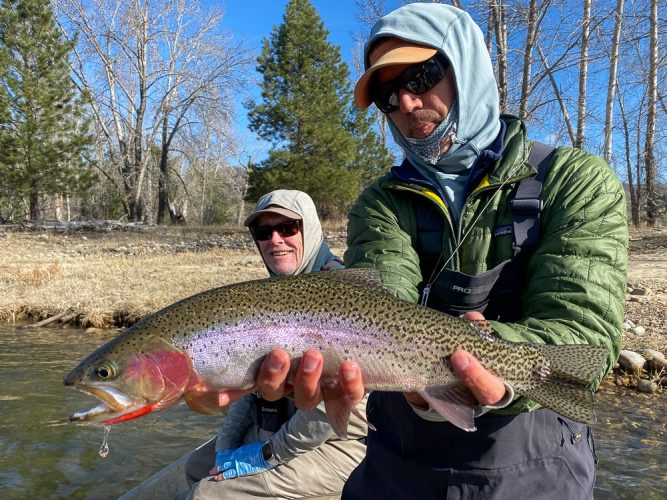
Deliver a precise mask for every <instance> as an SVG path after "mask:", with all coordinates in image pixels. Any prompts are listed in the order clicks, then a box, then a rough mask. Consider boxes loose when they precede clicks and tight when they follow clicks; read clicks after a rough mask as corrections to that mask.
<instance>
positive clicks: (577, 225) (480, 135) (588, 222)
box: [258, 3, 628, 499]
mask: <svg viewBox="0 0 667 500" xmlns="http://www.w3.org/2000/svg"><path fill="white" fill-rule="evenodd" d="M364 64H365V68H366V72H365V73H364V75H363V76H362V77H361V79H360V80H359V81H358V83H357V85H356V88H355V100H356V103H357V105H358V106H359V107H360V108H366V107H368V106H369V105H370V104H371V103H374V104H375V105H376V106H377V107H378V108H379V109H380V110H381V111H382V112H383V113H385V114H386V117H387V123H388V124H389V128H390V130H391V132H392V135H393V137H394V139H395V141H396V142H397V144H398V145H399V146H400V147H401V148H402V150H403V152H404V154H405V161H404V162H403V163H402V164H401V165H400V166H398V167H394V168H393V169H392V170H391V172H389V173H387V174H386V175H384V176H383V177H381V178H380V179H379V180H377V181H376V182H375V183H374V184H372V185H371V186H369V187H368V188H367V189H365V190H364V191H363V193H362V194H361V196H360V197H359V199H358V201H357V203H356V204H355V205H354V207H353V208H352V210H351V212H350V215H349V224H348V250H347V252H346V253H345V262H346V265H347V266H348V267H373V268H376V269H378V270H379V272H380V275H381V278H382V281H383V283H384V285H385V286H386V287H387V288H388V289H389V290H391V291H392V292H393V293H395V294H396V295H397V296H399V297H402V298H404V299H406V300H410V301H413V302H416V301H420V302H421V303H422V304H425V305H427V306H429V307H434V308H436V309H439V310H442V311H446V312H449V313H451V314H457V315H463V316H464V317H465V318H467V319H481V318H486V319H488V320H490V321H491V324H492V326H493V328H494V330H495V334H496V335H498V336H500V337H502V338H504V339H507V340H510V341H515V342H532V343H549V344H577V343H578V344H592V345H599V346H604V347H606V348H607V349H608V350H609V361H608V366H607V368H608V370H609V369H611V367H612V365H613V364H614V363H615V361H616V358H617V356H618V352H619V348H620V332H621V324H622V320H623V305H624V298H625V279H626V265H627V241H628V234H627V221H626V206H625V197H624V192H623V189H622V186H621V184H620V182H619V181H618V179H617V178H616V177H615V176H614V174H613V172H612V171H611V170H610V168H609V166H608V165H607V164H606V163H605V162H604V161H603V160H602V159H601V158H598V157H595V156H592V155H590V154H587V153H585V152H583V151H581V150H575V149H570V148H557V149H555V150H553V151H552V152H550V153H548V154H542V155H538V160H537V161H533V160H534V157H533V155H531V152H535V151H539V150H540V149H544V148H542V147H541V146H540V145H536V144H535V143H532V142H531V141H529V140H528V139H527V137H526V131H525V127H524V124H523V123H522V122H521V121H520V120H518V119H516V118H514V117H511V116H501V115H500V111H499V99H498V92H497V87H496V82H495V79H494V73H493V67H492V65H491V60H490V57H489V53H488V50H487V49H486V46H485V43H484V38H483V35H482V33H481V31H480V29H479V27H478V26H477V25H476V24H475V23H474V22H473V20H472V19H471V18H470V16H469V15H468V14H467V13H465V12H463V11H461V10H459V9H456V8H454V7H451V6H449V5H443V4H436V3H428V4H425V3H412V4H409V5H406V6H404V7H401V8H399V9H397V10H396V11H394V12H392V13H390V14H388V15H387V16H385V17H383V18H382V19H380V20H379V21H378V22H377V23H376V24H375V26H374V27H373V28H372V30H371V33H370V36H369V39H368V42H367V44H366V46H365V50H364ZM531 158H532V159H531ZM540 158H541V159H540ZM545 165H546V166H547V168H545ZM536 167H539V168H536ZM536 174H537V175H536ZM531 179H535V180H536V182H533V183H532V184H531V181H530V180H531ZM536 184H537V186H538V189H535V185H536ZM526 186H528V187H526ZM450 363H451V365H452V368H453V369H454V371H455V372H456V374H457V375H458V377H459V378H460V379H461V380H462V381H463V382H464V384H465V385H466V386H467V387H468V389H469V390H470V392H471V393H472V395H473V396H474V397H475V398H476V400H477V401H478V403H479V405H480V412H479V413H480V414H481V416H479V417H477V418H476V420H475V426H476V427H477V430H476V431H475V432H469V433H468V432H465V431H462V430H461V429H459V428H457V427H455V426H453V425H451V424H450V423H448V422H446V421H443V419H442V418H440V417H439V415H437V414H436V413H435V412H434V411H432V410H431V409H430V408H429V407H428V404H427V403H426V402H425V401H424V400H423V399H421V398H420V397H419V396H418V395H416V394H400V393H388V392H375V393H372V394H371V396H370V398H369V400H368V406H367V415H368V420H369V422H370V423H371V424H373V426H374V428H375V430H372V431H370V432H369V434H368V438H367V451H366V458H365V459H364V460H363V461H362V463H361V464H360V466H359V467H357V469H355V471H354V472H353V473H352V475H351V476H350V478H349V479H348V481H347V483H346V485H345V488H344V490H343V499H357V498H358V499H375V498H378V499H380V498H382V499H384V498H392V499H400V498H419V499H429V498H516V497H517V496H519V497H520V498H553V499H563V498H567V499H576V498H591V497H592V495H593V484H594V479H595V460H596V459H595V450H594V446H593V438H592V433H591V429H590V427H588V426H587V425H584V424H580V423H578V422H574V421H571V420H569V419H567V418H564V417H562V416H560V415H558V414H556V413H554V412H553V411H551V410H549V409H545V408H539V407H538V405H537V404H535V403H534V402H532V401H528V400H525V399H523V398H515V397H514V393H513V390H512V387H511V386H509V385H507V384H505V383H503V381H502V380H500V379H499V378H498V377H496V376H495V375H494V374H493V373H490V372H488V371H487V370H486V369H484V367H483V366H481V364H480V363H479V362H478V361H477V360H476V359H475V358H474V357H472V356H471V355H470V354H469V353H467V352H465V351H462V350H459V351H456V352H454V353H453V354H452V355H451V356H450ZM288 368H289V359H288V357H287V356H286V353H284V352H279V351H277V352H274V353H272V354H271V355H270V356H268V357H267V360H266V362H265V363H264V364H263V366H262V369H261V370H260V374H259V378H258V382H259V390H260V392H261V394H262V395H263V397H265V398H267V399H271V398H275V397H279V396H281V395H282V394H283V393H284V388H285V376H286V373H287V370H288ZM321 369H322V356H321V354H320V353H317V352H314V351H308V352H306V353H304V356H303V358H302V361H301V364H300V366H299V369H298V371H297V375H296V381H295V383H294V395H295V401H296V404H297V406H298V407H301V408H305V409H307V408H309V407H312V406H313V405H314V404H316V403H317V402H318V401H319V400H320V399H321V391H320V389H319V385H318V381H319V374H320V373H321ZM601 376H602V375H601ZM598 382H599V381H598ZM340 384H341V387H342V389H343V390H344V391H345V392H347V393H348V395H349V397H350V398H351V399H352V400H353V401H356V400H359V399H360V398H361V395H362V394H363V383H362V380H361V374H360V372H359V370H358V368H357V367H356V366H355V365H354V363H352V362H350V361H346V362H344V363H343V365H342V366H341V370H340Z"/></svg>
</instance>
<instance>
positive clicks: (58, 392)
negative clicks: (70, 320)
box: [0, 325, 667, 499]
mask: <svg viewBox="0 0 667 500" xmlns="http://www.w3.org/2000/svg"><path fill="white" fill-rule="evenodd" d="M111 338H112V335H110V334H93V335H91V334H85V333H84V332H82V331H80V330H73V329H47V328H31V329H17V328H14V327H11V326H2V325H0V415H1V416H2V418H1V419H0V492H2V493H1V494H0V496H1V497H2V498H5V499H14V498H16V499H23V498H37V497H41V498H86V499H99V498H116V497H118V496H119V495H121V494H122V493H124V492H125V491H127V490H128V489H130V488H131V487H132V486H134V485H135V484H137V483H139V482H140V481H141V480H142V479H144V478H146V477H148V476H149V475H151V474H152V473H153V472H156V471H157V470H159V469H160V468H162V467H163V466H165V465H167V464H168V463H170V462H171V461H172V460H174V459H176V458H178V457H179V456H181V455H182V454H183V453H185V452H186V451H187V450H189V449H191V448H192V447H194V446H196V445H198V444H200V443H201V442H203V441H204V440H205V439H206V438H208V437H210V436H212V435H213V434H214V433H215V431H216V429H217V427H218V425H219V421H220V419H219V418H217V417H210V416H201V415H197V414H195V413H194V412H192V411H190V410H189V409H188V408H187V407H185V406H184V405H179V406H177V407H175V408H170V409H168V410H166V411H163V412H159V413H156V414H153V415H149V416H147V417H145V418H141V419H138V420H135V421H131V422H126V423H123V424H121V425H119V426H116V427H113V428H112V429H111V433H110V435H109V448H110V453H109V455H108V457H107V458H105V459H103V458H101V457H100V456H99V455H98V449H99V447H100V445H101V444H102V440H103V437H104V431H103V428H102V427H98V426H92V425H81V424H73V423H70V422H69V421H68V416H69V415H71V414H72V413H74V412H75V411H78V410H81V409H83V408H89V407H91V406H93V405H94V404H96V400H95V399H94V398H92V397H89V396H86V395H84V394H81V393H79V392H78V391H74V390H72V389H68V388H66V387H65V386H64V385H63V384H62V379H63V376H64V375H65V373H66V372H68V371H69V370H70V369H71V368H72V367H73V366H74V365H75V364H76V363H77V362H78V361H80V360H81V359H82V358H83V357H85V356H86V355H87V354H89V353H90V352H91V351H92V350H93V349H95V348H96V347H98V346H99V345H101V344H103V343H104V342H106V341H108V340H110V339H111ZM596 411H597V415H598V420H599V422H598V423H597V424H596V425H595V431H596V440H595V443H596V447H597V455H598V458H599V460H600V463H599V468H598V476H597V482H596V491H595V496H596V498H614V499H616V498H628V499H629V498H642V499H658V498H660V499H662V498H665V497H666V496H667V465H666V464H667V394H665V393H664V392H663V393H662V394H660V395H657V396H655V395H653V396H645V395H640V394H637V393H635V392H630V391H625V390H623V389H617V388H609V387H606V388H603V389H602V390H601V391H600V393H599V394H598V397H597V404H596Z"/></svg>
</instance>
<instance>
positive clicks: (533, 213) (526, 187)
mask: <svg viewBox="0 0 667 500" xmlns="http://www.w3.org/2000/svg"><path fill="white" fill-rule="evenodd" d="M555 150H556V148H554V147H552V146H548V145H546V144H542V143H541V142H533V146H532V148H531V149H530V154H529V155H528V164H529V165H530V166H531V167H533V168H535V169H537V175H534V176H531V177H527V178H525V179H523V180H522V181H521V182H519V186H518V188H517V190H516V194H515V196H514V199H513V200H511V201H510V211H511V212H512V215H513V216H514V245H513V246H514V256H515V257H516V256H517V255H518V254H519V253H520V252H521V251H523V250H527V249H529V248H532V247H534V246H535V245H536V244H537V241H538V240H539V237H540V212H541V211H542V207H543V205H544V204H543V202H542V198H541V197H540V196H541V194H542V186H543V185H544V179H545V178H546V176H547V172H549V166H550V165H551V158H552V157H553V154H554V151H555Z"/></svg>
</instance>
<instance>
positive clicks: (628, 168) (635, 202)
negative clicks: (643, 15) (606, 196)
mask: <svg viewBox="0 0 667 500" xmlns="http://www.w3.org/2000/svg"><path fill="white" fill-rule="evenodd" d="M621 1H623V0H621ZM615 86H616V87H618V81H616V85H615ZM617 93H618V106H619V108H620V110H621V120H622V122H623V137H624V138H625V141H624V142H625V172H626V175H627V176H628V191H630V213H631V220H632V224H633V225H634V226H635V227H638V226H639V198H638V196H637V191H636V189H635V185H634V179H633V175H632V160H631V158H630V154H631V149H630V127H629V124H628V117H627V115H626V114H625V105H624V104H623V96H622V95H621V90H620V89H619V88H617ZM637 183H639V179H637Z"/></svg>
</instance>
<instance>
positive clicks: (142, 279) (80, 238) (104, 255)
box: [0, 223, 667, 385]
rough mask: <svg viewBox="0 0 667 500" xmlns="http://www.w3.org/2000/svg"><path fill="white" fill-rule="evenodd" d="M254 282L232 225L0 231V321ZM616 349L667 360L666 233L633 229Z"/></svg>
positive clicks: (146, 306)
mask: <svg viewBox="0 0 667 500" xmlns="http://www.w3.org/2000/svg"><path fill="white" fill-rule="evenodd" d="M325 237H326V239H327V241H329V243H330V244H331V246H332V247H333V250H334V252H335V253H337V254H339V255H342V254H343V252H344V249H345V231H344V229H341V228H340V227H329V228H326V227H325ZM263 277H266V271H265V269H264V266H263V264H262V261H261V258H260V257H259V255H258V254H257V252H256V250H255V247H254V243H253V242H252V240H251V239H250V237H249V235H248V234H247V231H245V230H243V229H239V228H221V227H188V226H184V227H167V228H165V227H146V226H142V225H121V224H111V223H107V224H104V223H99V224H96V225H94V226H91V225H87V226H81V225H79V226H72V225H62V224H58V223H51V224H48V225H38V226H34V227H30V226H23V227H13V228H7V227H3V226H0V287H1V289H2V290H3V293H2V294H1V296H0V321H3V322H9V323H22V322H27V323H28V324H33V325H34V324H40V323H41V324H42V325H44V324H49V325H50V326H61V325H74V326H78V327H82V328H93V329H97V328H104V329H109V328H122V327H125V326H129V325H131V324H133V323H135V322H136V321H138V320H139V319H141V318H142V317H144V316H146V315H147V314H150V313H152V312H154V311H156V310H158V309H160V308H162V307H164V306H166V305H168V304H171V303H173V302H176V301H178V300H180V299H182V298H185V297H187V296H190V295H193V294H194V293H197V292H200V291H203V290H207V289H210V288H213V287H216V286H221V285H225V284H229V283H234V282H238V281H246V280H250V279H257V278H263ZM623 348H624V349H627V350H630V351H633V352H644V351H645V350H646V349H651V350H655V351H658V352H661V353H662V354H663V355H664V354H667V230H665V229H663V230H660V229H656V230H647V229H644V230H641V231H637V230H634V231H632V234H631V242H630V265H629V268H628V295H627V302H626V327H625V329H624V331H623ZM625 371H626V372H627V371H633V370H625ZM621 375H623V376H622V377H617V382H618V383H621V384H629V385H634V384H636V381H637V377H636V374H634V375H633V374H630V376H625V375H626V374H625V373H622V374H621ZM644 375H646V374H644ZM653 377H654V378H655V379H656V380H657V381H658V382H660V381H664V380H665V379H667V377H665V376H664V375H663V376H662V377H661V376H660V375H655V374H654V375H653Z"/></svg>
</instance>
